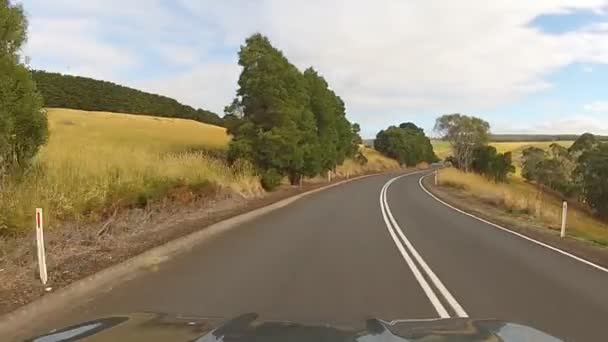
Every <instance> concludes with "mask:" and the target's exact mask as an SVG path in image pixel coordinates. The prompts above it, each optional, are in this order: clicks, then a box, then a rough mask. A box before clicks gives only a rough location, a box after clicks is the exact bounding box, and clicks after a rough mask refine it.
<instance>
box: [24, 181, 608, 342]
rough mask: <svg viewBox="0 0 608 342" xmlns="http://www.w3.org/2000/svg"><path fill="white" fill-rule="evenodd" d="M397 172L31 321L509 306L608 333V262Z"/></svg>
mask: <svg viewBox="0 0 608 342" xmlns="http://www.w3.org/2000/svg"><path fill="white" fill-rule="evenodd" d="M395 176H397V175H382V176H374V177H369V178H366V179H362V180H358V181H354V182H351V183H348V184H346V185H343V186H339V187H335V188H332V189H329V190H326V191H322V192H319V193H317V194H314V195H311V196H308V197H305V198H303V199H301V200H299V201H297V202H295V203H294V204H292V205H290V206H288V207H285V208H283V209H279V210H277V211H274V212H272V213H270V214H268V215H266V216H263V217H261V218H258V219H257V220H255V221H251V222H249V223H247V224H244V225H243V226H241V227H237V228H235V229H232V230H230V231H228V232H226V233H224V234H221V235H219V236H216V237H213V238H212V239H209V240H208V241H206V242H205V243H203V244H201V245H200V246H199V247H197V248H195V249H194V250H193V251H192V252H188V253H186V254H182V255H181V256H178V257H175V258H174V259H172V260H169V261H167V262H165V263H162V264H160V265H159V267H158V268H157V269H155V270H151V271H149V272H147V273H145V274H143V275H141V276H138V277H136V278H135V279H133V280H130V281H128V282H125V283H123V284H117V285H116V286H114V287H112V288H111V289H110V288H108V289H106V291H103V292H101V293H99V294H97V295H96V296H95V297H92V298H90V300H89V301H87V302H84V303H78V304H74V305H73V306H71V307H66V308H65V310H64V312H58V313H57V314H56V315H54V316H53V317H47V318H45V319H44V320H41V321H40V322H38V323H39V324H33V325H32V332H40V330H41V329H48V328H49V327H53V326H55V327H58V326H62V325H66V324H70V323H75V322H78V321H82V320H86V319H89V318H94V317H100V316H104V315H109V314H116V313H125V312H140V311H154V312H166V313H179V314H187V315H196V316H226V317H231V316H236V315H238V314H242V313H245V312H257V313H259V314H260V315H261V318H262V319H280V320H291V321H298V322H303V323H328V324H333V325H347V326H352V327H358V326H359V324H362V323H363V320H364V319H366V318H370V317H378V318H383V319H386V320H392V319H410V318H417V319H423V318H437V317H459V316H460V317H465V316H469V317H473V318H497V319H502V320H508V321H512V322H517V323H523V324H526V325H531V326H534V327H536V328H538V329H541V330H544V331H546V332H548V333H550V334H553V335H556V336H558V337H561V338H564V339H566V340H570V341H605V340H608V334H607V333H606V332H605V328H606V326H607V325H608V272H604V271H602V270H598V269H596V268H593V267H590V266H589V265H586V264H583V263H581V262H579V261H576V260H574V259H572V258H569V257H567V256H565V255H562V254H559V253H556V252H555V251H552V250H549V249H547V248H545V247H542V246H539V245H537V244H534V243H532V242H530V241H527V240H525V239H522V238H521V237H518V236H515V235H513V234H510V233H508V232H504V231H502V230H500V229H497V228H495V227H492V226H490V225H487V224H485V223H482V222H480V221H478V220H475V219H473V218H471V217H468V216H465V215H463V214H461V213H458V212H456V211H454V210H452V209H450V208H448V207H446V206H444V205H443V204H441V203H439V202H437V201H436V200H435V199H433V198H431V197H430V196H429V195H427V194H426V193H425V192H424V191H422V189H421V188H420V186H419V178H420V177H421V174H416V175H408V176H405V177H402V178H398V179H395V180H393V181H392V182H389V181H390V180H391V179H393V178H395ZM387 182H389V186H385V185H387ZM397 226H398V227H397Z"/></svg>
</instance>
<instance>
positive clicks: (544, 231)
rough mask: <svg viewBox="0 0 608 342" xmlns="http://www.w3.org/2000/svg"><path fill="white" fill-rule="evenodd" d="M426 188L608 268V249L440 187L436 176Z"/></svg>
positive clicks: (465, 208)
mask: <svg viewBox="0 0 608 342" xmlns="http://www.w3.org/2000/svg"><path fill="white" fill-rule="evenodd" d="M422 184H423V185H424V188H426V189H427V190H428V191H430V192H431V193H432V194H433V195H435V196H437V197H438V198H439V199H441V200H442V201H445V202H446V203H448V204H450V205H452V206H454V207H456V208H458V209H460V210H463V211H465V212H467V213H469V214H472V215H474V216H477V217H479V218H482V219H484V220H487V221H489V222H492V223H494V224H497V225H500V226H503V227H506V228H508V229H509V230H511V231H513V232H516V233H519V234H522V235H525V236H527V237H529V238H531V239H534V240H537V241H540V242H542V243H545V244H547V245H549V246H552V247H555V248H557V249H560V250H562V251H565V252H567V253H570V254H573V255H575V256H577V257H579V258H582V259H585V260H588V261H590V262H592V263H595V264H597V265H599V266H602V267H605V268H606V267H608V248H606V247H602V246H599V245H597V244H594V243H592V242H589V241H585V240H581V239H576V238H572V237H566V238H563V239H562V238H560V236H559V232H558V231H556V230H552V229H550V228H548V227H546V226H543V225H542V224H540V223H539V222H537V221H535V220H534V219H533V218H531V217H524V216H513V215H511V214H509V213H508V212H506V211H505V210H503V209H501V208H498V207H496V206H492V205H489V204H488V203H485V202H483V201H481V200H479V199H477V198H475V197H473V196H469V195H467V194H466V192H464V191H462V190H458V189H454V188H449V187H437V186H435V185H434V183H433V181H432V177H426V178H424V179H423V180H422Z"/></svg>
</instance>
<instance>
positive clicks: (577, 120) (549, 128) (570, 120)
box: [532, 115, 608, 135]
mask: <svg viewBox="0 0 608 342" xmlns="http://www.w3.org/2000/svg"><path fill="white" fill-rule="evenodd" d="M532 130H534V131H535V132H539V133H549V134H582V133H586V132H591V133H594V134H603V135H606V134H608V121H606V120H601V119H600V118H598V117H597V116H591V115H571V116H568V117H566V118H561V119H557V120H554V121H548V122H545V123H542V124H540V125H537V126H536V127H534V128H533V129H532Z"/></svg>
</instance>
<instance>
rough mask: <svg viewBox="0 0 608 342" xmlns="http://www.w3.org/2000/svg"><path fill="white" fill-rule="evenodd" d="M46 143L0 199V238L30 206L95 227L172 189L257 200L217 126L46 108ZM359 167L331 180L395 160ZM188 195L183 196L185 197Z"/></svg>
mask: <svg viewBox="0 0 608 342" xmlns="http://www.w3.org/2000/svg"><path fill="white" fill-rule="evenodd" d="M48 119H49V127H50V131H51V135H50V140H49V142H48V143H47V144H46V145H45V146H44V147H43V148H42V149H41V150H40V152H39V154H38V155H37V156H36V158H35V160H34V165H33V166H34V168H33V170H32V172H30V173H29V174H28V177H27V178H26V179H25V180H24V182H22V183H19V184H8V185H6V186H5V187H4V188H3V191H2V192H0V235H3V234H8V235H13V234H17V235H18V234H20V233H21V232H23V231H24V230H25V229H26V228H28V227H29V223H30V221H31V208H32V203H36V205H37V206H40V207H43V208H45V210H46V211H47V212H48V213H49V214H48V215H49V217H48V219H47V220H48V222H49V224H50V226H51V227H56V226H57V225H58V224H59V223H60V222H61V221H64V220H76V221H78V220H83V221H86V222H91V221H95V217H99V216H100V215H101V216H103V215H104V213H106V212H107V210H109V208H112V210H118V209H127V208H132V207H141V206H146V205H147V204H148V203H153V202H157V201H159V200H164V199H166V198H167V196H171V193H172V192H173V191H174V190H175V189H182V190H187V191H188V192H189V193H193V194H195V197H196V193H197V192H200V191H203V192H208V191H209V190H211V191H212V192H213V191H217V190H219V191H222V192H224V193H232V194H236V195H238V196H240V197H243V198H252V197H258V196H260V195H262V194H263V193H264V191H263V190H262V188H261V186H260V182H259V179H258V177H257V175H256V174H255V172H254V171H253V170H252V168H251V167H248V166H247V165H240V166H238V167H236V166H229V165H228V164H227V163H226V162H225V160H224V159H223V158H222V153H221V152H220V153H217V152H216V151H217V150H220V151H221V150H224V149H225V148H226V147H227V144H228V142H229V140H230V138H229V136H228V135H227V133H226V129H225V128H223V127H218V126H213V125H209V124H204V123H200V122H196V121H193V120H184V119H170V118H159V117H152V116H146V115H130V114H119V113H110V112H92V111H82V110H73V109H55V108H51V109H48ZM363 154H364V155H365V156H366V158H367V159H368V160H369V162H368V164H367V165H365V166H362V165H359V164H357V163H355V162H354V161H352V160H346V162H345V163H344V164H343V165H341V166H340V167H338V169H337V176H338V177H342V176H343V177H346V176H354V175H357V174H361V173H366V172H377V171H382V170H389V169H395V168H398V167H399V166H398V164H397V162H396V161H394V160H392V159H389V158H386V157H384V156H382V155H380V154H379V153H377V152H376V151H375V150H372V149H368V148H363ZM214 189H215V190H214ZM189 196H191V195H189Z"/></svg>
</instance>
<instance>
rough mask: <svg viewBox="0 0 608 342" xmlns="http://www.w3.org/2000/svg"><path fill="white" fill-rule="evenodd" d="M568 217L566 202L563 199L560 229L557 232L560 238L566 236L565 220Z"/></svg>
mask: <svg viewBox="0 0 608 342" xmlns="http://www.w3.org/2000/svg"><path fill="white" fill-rule="evenodd" d="M567 217H568V202H566V201H564V205H563V210H562V231H561V233H560V234H559V235H560V236H561V237H562V238H563V237H565V236H566V220H567Z"/></svg>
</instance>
